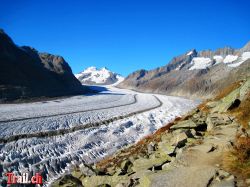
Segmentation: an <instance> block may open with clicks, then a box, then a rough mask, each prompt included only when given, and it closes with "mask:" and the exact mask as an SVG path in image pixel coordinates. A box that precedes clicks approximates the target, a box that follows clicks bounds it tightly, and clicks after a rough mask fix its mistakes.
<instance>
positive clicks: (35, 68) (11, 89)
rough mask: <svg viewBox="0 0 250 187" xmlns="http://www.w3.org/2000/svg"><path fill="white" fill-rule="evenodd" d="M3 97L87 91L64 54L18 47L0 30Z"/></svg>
mask: <svg viewBox="0 0 250 187" xmlns="http://www.w3.org/2000/svg"><path fill="white" fill-rule="evenodd" d="M0 41H1V42H0V62H1V63H0V100H1V101H2V102H5V101H11V100H18V99H22V100H23V99H31V98H36V97H57V96H65V95H74V94H80V93H83V92H85V91H86V88H84V87H83V86H82V85H81V84H80V82H79V81H78V80H77V79H76V78H75V77H74V75H73V73H72V70H71V68H70V66H69V64H68V63H67V62H66V61H65V60H64V58H63V57H61V56H58V55H52V54H49V53H40V52H38V51H37V50H36V49H34V48H32V47H29V46H17V45H16V44H15V43H14V42H13V40H12V39H11V38H10V37H9V36H8V35H7V34H6V33H5V32H4V31H3V30H1V31H0Z"/></svg>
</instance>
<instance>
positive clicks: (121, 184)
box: [115, 183, 127, 187]
mask: <svg viewBox="0 0 250 187" xmlns="http://www.w3.org/2000/svg"><path fill="white" fill-rule="evenodd" d="M115 187H127V185H126V184H125V183H119V184H117V185H116V186H115Z"/></svg>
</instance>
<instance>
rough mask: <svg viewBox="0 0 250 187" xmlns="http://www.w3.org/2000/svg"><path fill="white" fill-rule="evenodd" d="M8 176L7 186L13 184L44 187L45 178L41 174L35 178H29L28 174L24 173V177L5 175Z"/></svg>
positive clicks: (10, 173) (37, 174)
mask: <svg viewBox="0 0 250 187" xmlns="http://www.w3.org/2000/svg"><path fill="white" fill-rule="evenodd" d="M5 175H6V176H7V185H8V186H11V185H12V184H34V185H36V186H42V184H43V178H42V176H41V175H40V174H39V173H36V174H35V175H34V176H31V177H29V173H28V172H24V173H22V175H15V174H14V173H12V172H8V173H6V174H5Z"/></svg>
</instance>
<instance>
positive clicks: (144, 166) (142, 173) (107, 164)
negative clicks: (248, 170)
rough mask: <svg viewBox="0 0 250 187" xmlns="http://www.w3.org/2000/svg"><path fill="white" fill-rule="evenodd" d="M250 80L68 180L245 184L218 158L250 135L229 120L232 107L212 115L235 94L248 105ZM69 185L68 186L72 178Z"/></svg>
mask: <svg viewBox="0 0 250 187" xmlns="http://www.w3.org/2000/svg"><path fill="white" fill-rule="evenodd" d="M249 81H250V79H248V80H244V81H242V82H241V85H240V87H239V88H236V89H234V90H232V91H230V93H229V94H226V95H225V96H224V97H222V98H221V99H215V100H212V101H209V102H205V103H203V104H202V105H200V106H199V107H198V108H197V109H194V110H193V111H191V112H189V113H188V114H187V115H186V116H184V117H182V118H181V119H176V120H175V121H174V122H173V123H171V124H169V125H168V126H166V127H163V128H162V129H159V130H158V131H157V132H156V133H155V134H153V135H152V136H150V137H147V138H145V139H144V140H142V141H140V142H138V144H136V145H133V146H131V147H128V148H125V149H124V150H121V151H119V152H118V153H116V154H115V155H114V156H112V157H110V158H107V159H106V160H103V161H101V162H99V163H97V164H96V165H93V166H88V167H91V168H93V170H95V174H94V175H88V176H87V175H86V174H84V173H83V172H80V173H78V174H77V175H76V174H75V172H76V171H78V172H79V171H80V169H75V170H73V172H72V175H73V176H74V177H76V178H77V179H78V180H80V181H81V183H82V186H85V187H90V186H91V187H92V186H101V185H106V186H111V187H118V186H122V187H131V186H141V187H155V186H157V187H168V186H169V187H172V186H186V187H193V186H197V187H203V186H204V187H215V186H221V187H234V186H243V185H242V184H247V183H248V185H249V184H250V183H249V180H245V181H243V180H242V179H241V178H237V177H236V176H234V175H233V174H232V173H230V172H228V171H225V168H224V166H223V163H222V158H223V155H224V153H225V152H227V151H228V150H230V149H232V147H233V145H234V141H235V137H236V134H238V136H241V137H249V136H250V132H249V130H245V129H244V128H242V127H241V125H240V123H239V121H238V120H237V118H235V117H234V116H232V114H231V113H230V111H231V110H232V109H230V107H227V108H223V110H215V109H216V108H221V107H219V106H220V105H222V104H223V103H224V104H225V105H226V106H229V105H227V104H226V103H233V102H234V100H235V98H236V97H229V96H230V94H233V93H234V92H235V91H237V93H238V94H237V98H238V99H241V102H242V103H244V102H245V101H246V100H248V99H249V98H248V94H249V93H250V87H249ZM225 98H226V99H225ZM235 107H236V108H237V107H240V105H239V106H235ZM249 121H250V119H249ZM249 124H250V122H249ZM249 128H250V127H249ZM100 171H101V172H100ZM66 178H67V177H66ZM63 179H64V178H63ZM61 180H62V179H59V180H58V181H56V182H55V183H54V184H53V185H52V186H62V185H60V184H59V182H60V181H61ZM69 183H72V179H70V180H69Z"/></svg>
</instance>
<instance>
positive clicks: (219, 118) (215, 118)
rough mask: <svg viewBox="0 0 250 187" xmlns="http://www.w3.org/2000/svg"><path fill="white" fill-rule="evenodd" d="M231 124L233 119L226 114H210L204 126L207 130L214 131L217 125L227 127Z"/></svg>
mask: <svg viewBox="0 0 250 187" xmlns="http://www.w3.org/2000/svg"><path fill="white" fill-rule="evenodd" d="M232 122H233V118H231V117H230V116H228V115H226V114H218V113H214V114H210V115H208V117H207V120H206V124H207V130H208V131H211V130H212V129H214V128H215V127H216V126H219V125H229V124H231V123H232Z"/></svg>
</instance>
